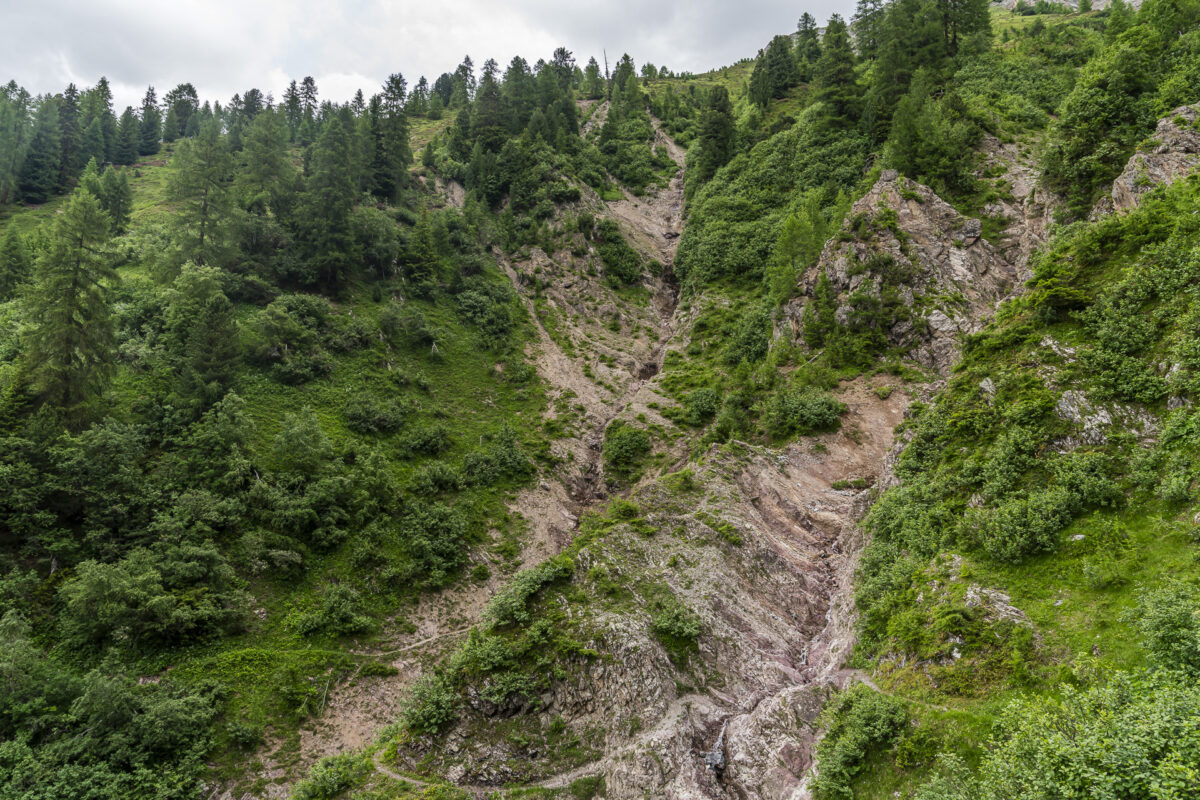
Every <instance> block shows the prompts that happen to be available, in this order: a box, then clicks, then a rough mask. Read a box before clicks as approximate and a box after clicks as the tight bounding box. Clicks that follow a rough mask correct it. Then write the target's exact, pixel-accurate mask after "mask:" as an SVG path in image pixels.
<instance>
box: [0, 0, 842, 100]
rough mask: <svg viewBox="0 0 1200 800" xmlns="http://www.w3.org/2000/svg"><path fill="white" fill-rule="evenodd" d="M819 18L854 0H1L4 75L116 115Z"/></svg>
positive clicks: (752, 49) (634, 51) (741, 39)
mask: <svg viewBox="0 0 1200 800" xmlns="http://www.w3.org/2000/svg"><path fill="white" fill-rule="evenodd" d="M806 9H807V10H808V11H810V13H813V14H814V15H815V16H817V17H818V19H821V20H823V19H824V18H826V17H827V16H828V15H829V14H830V13H832V12H835V11H837V12H840V13H842V14H844V15H845V14H849V13H850V12H852V10H853V0H809V2H808V3H807V4H806V6H804V7H797V6H795V5H792V4H791V3H785V2H778V0H740V2H736V3H731V2H725V1H723V0H692V1H691V2H685V1H684V0H661V1H660V2H654V3H647V2H644V1H643V0H602V1H601V2H596V0H575V2H570V3H565V2H562V0H512V2H508V3H503V4H501V3H494V2H487V1H486V0H444V2H442V3H431V2H428V1H427V0H423V1H422V2H412V1H411V0H402V1H401V2H395V1H394V0H392V1H389V0H349V1H348V2H328V1H327V0H326V1H325V2H316V1H315V0H294V1H293V2H285V0H172V2H171V3H164V4H160V5H158V6H147V5H146V4H145V2H144V1H143V0H137V1H135V0H91V2H86V3H84V2H79V1H78V0H75V2H71V0H40V1H39V2H29V0H0V81H7V80H8V79H9V78H10V77H11V78H13V79H15V80H16V81H17V82H18V83H20V84H21V85H23V86H25V87H26V88H28V89H29V90H30V91H31V92H34V93H40V92H57V91H60V90H61V89H62V88H63V87H64V86H65V85H66V84H67V83H68V82H74V83H76V84H77V85H80V86H89V85H92V84H93V83H95V81H96V79H97V78H98V77H99V76H100V75H105V76H107V77H108V79H109V82H110V83H111V84H112V85H113V90H114V94H115V96H116V105H117V110H118V112H119V111H120V109H121V108H123V107H124V106H125V105H137V104H138V103H139V102H140V99H141V96H142V93H143V92H144V91H145V87H146V86H147V85H149V84H154V85H155V86H156V87H157V88H158V91H159V94H160V95H161V94H162V93H164V92H165V91H167V90H168V89H170V88H171V87H173V86H175V85H176V84H178V83H181V82H184V81H188V82H191V83H193V84H195V85H196V87H197V89H198V90H199V91H200V93H201V95H202V96H203V97H205V98H207V99H219V100H221V101H222V102H224V101H226V100H227V99H228V98H229V97H230V96H232V95H233V93H234V92H239V91H243V90H245V89H246V88H249V87H252V86H253V87H257V88H259V89H261V90H263V91H264V92H271V93H272V94H273V95H274V96H275V97H276V98H278V97H280V95H281V94H282V92H283V89H284V88H285V87H286V85H287V82H288V80H289V79H299V78H301V77H303V76H305V75H313V76H314V77H315V78H316V80H317V85H318V88H319V89H320V92H321V96H322V97H324V98H328V99H330V100H335V101H339V102H341V101H345V100H348V99H349V98H350V97H351V96H352V95H353V94H354V91H355V89H358V88H362V89H363V91H364V93H366V94H368V95H370V94H371V93H372V92H374V91H375V90H376V89H377V88H378V87H379V86H380V84H382V82H383V80H384V79H385V78H386V77H387V76H388V75H389V74H391V73H393V72H402V73H404V75H405V77H407V78H408V80H409V84H410V85H412V84H414V83H415V82H416V80H417V78H418V77H419V76H420V75H422V74H424V75H426V76H427V77H428V78H429V80H430V81H432V80H433V79H434V78H435V77H436V76H437V75H439V74H440V73H442V72H448V71H451V70H453V69H454V67H455V65H457V64H458V63H459V61H460V60H461V59H462V57H463V55H465V54H468V53H469V54H470V55H471V57H472V58H473V59H474V61H475V64H476V66H477V67H478V66H479V65H481V64H482V63H483V62H484V60H486V59H487V58H495V59H496V60H497V61H498V62H499V63H500V64H501V66H503V65H505V64H507V62H508V61H509V60H510V59H511V58H512V56H514V55H522V56H524V57H525V58H527V59H528V60H529V61H530V62H531V63H532V62H533V61H535V60H537V59H538V58H547V57H549V55H550V53H551V52H552V51H553V49H554V48H555V47H557V46H559V45H564V46H566V47H567V48H569V49H570V50H572V51H573V52H574V53H575V56H576V59H577V60H578V61H579V62H580V63H584V62H586V61H587V59H588V57H589V56H592V55H594V56H596V58H597V59H600V58H602V51H603V50H607V52H608V58H609V61H610V63H612V62H615V61H616V59H617V58H618V57H619V56H620V55H621V53H624V52H628V53H629V54H630V55H632V56H633V57H634V59H635V61H637V62H638V63H639V64H640V63H642V62H644V61H652V62H654V63H655V64H666V65H667V66H668V67H670V68H672V69H675V70H691V71H696V72H699V71H703V70H706V69H709V68H713V67H719V66H724V65H726V64H729V63H732V62H733V61H736V60H737V59H739V58H742V57H746V56H753V55H754V54H755V53H756V52H757V50H758V49H759V48H760V47H762V46H763V45H765V44H766V42H767V40H769V39H770V37H771V36H772V35H774V34H776V33H785V32H789V31H791V30H793V29H794V27H795V24H796V18H797V17H798V16H799V15H800V13H801V12H802V11H804V10H806Z"/></svg>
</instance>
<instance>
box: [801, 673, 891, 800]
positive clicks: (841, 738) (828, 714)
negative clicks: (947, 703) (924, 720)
mask: <svg viewBox="0 0 1200 800" xmlns="http://www.w3.org/2000/svg"><path fill="white" fill-rule="evenodd" d="M821 723H822V727H824V729H825V737H824V738H823V739H822V740H821V743H820V744H819V745H817V778H816V780H815V781H813V783H812V792H813V797H815V798H817V800H833V799H834V798H852V797H854V792H853V789H852V786H853V781H854V777H855V776H856V775H857V774H858V773H859V772H861V771H862V768H863V763H864V762H865V761H866V759H867V757H868V756H870V755H871V754H872V753H874V752H878V751H880V750H882V749H883V748H885V747H888V746H890V745H892V744H893V743H894V742H895V741H896V740H897V739H898V738H900V736H901V735H902V734H903V733H904V730H905V728H906V727H907V726H908V712H906V711H905V709H904V706H903V705H902V704H901V703H900V701H899V700H896V699H893V698H891V697H888V696H887V695H882V694H879V693H878V692H876V691H874V690H873V689H871V688H870V687H868V686H866V685H864V684H861V683H860V684H856V685H855V686H853V687H852V688H850V689H847V690H846V691H844V692H841V693H839V694H838V695H837V696H836V697H835V698H834V699H833V700H832V701H831V702H830V704H829V706H828V707H827V708H826V709H825V711H823V712H822V714H821Z"/></svg>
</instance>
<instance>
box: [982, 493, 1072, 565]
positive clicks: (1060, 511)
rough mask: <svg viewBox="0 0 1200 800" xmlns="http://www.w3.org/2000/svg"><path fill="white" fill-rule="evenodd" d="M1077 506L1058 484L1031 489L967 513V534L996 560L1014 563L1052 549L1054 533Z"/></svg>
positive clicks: (1062, 525)
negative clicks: (993, 505)
mask: <svg viewBox="0 0 1200 800" xmlns="http://www.w3.org/2000/svg"><path fill="white" fill-rule="evenodd" d="M1075 508H1077V504H1076V501H1075V499H1074V498H1073V497H1072V496H1071V493H1070V492H1069V491H1067V490H1066V489H1064V488H1062V487H1053V488H1050V489H1045V490H1042V491H1037V492H1032V493H1030V494H1029V495H1028V496H1024V497H1022V496H1016V497H1011V498H1008V499H1006V500H1004V501H1003V502H1002V503H1000V505H998V506H997V507H996V508H994V509H984V510H979V511H976V512H974V513H973V514H971V515H969V516H968V517H967V518H966V520H965V522H966V524H967V526H968V531H969V534H968V535H969V536H971V537H973V538H974V539H975V541H977V542H978V544H979V546H980V547H982V548H983V550H984V552H986V553H987V554H988V555H989V556H991V557H992V558H994V559H996V560H997V561H1004V562H1008V563H1010V564H1015V563H1018V562H1020V561H1022V560H1024V559H1025V558H1027V557H1028V556H1031V555H1036V554H1038V553H1046V552H1049V551H1051V550H1054V549H1055V547H1056V546H1057V544H1058V533H1059V531H1061V530H1062V529H1063V528H1065V527H1066V526H1067V524H1068V523H1070V521H1071V517H1072V516H1073V512H1074V510H1075Z"/></svg>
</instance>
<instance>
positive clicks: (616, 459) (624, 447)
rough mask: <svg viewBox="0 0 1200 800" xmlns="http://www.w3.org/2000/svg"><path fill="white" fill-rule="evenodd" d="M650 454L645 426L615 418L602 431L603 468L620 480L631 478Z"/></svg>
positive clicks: (648, 437) (648, 438)
mask: <svg viewBox="0 0 1200 800" xmlns="http://www.w3.org/2000/svg"><path fill="white" fill-rule="evenodd" d="M649 454H650V434H649V433H647V432H646V429H645V428H639V427H637V426H635V425H631V424H629V423H627V422H625V421H624V420H616V421H614V422H613V423H612V424H610V425H609V426H608V428H607V429H606V430H605V431H604V468H605V469H606V470H607V471H608V472H610V473H611V474H612V475H614V476H616V477H617V478H620V479H622V480H632V479H633V478H635V477H636V475H637V473H638V472H639V471H640V469H641V465H642V462H643V461H644V460H645V458H646V456H647V455H649Z"/></svg>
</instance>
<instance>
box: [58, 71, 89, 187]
mask: <svg viewBox="0 0 1200 800" xmlns="http://www.w3.org/2000/svg"><path fill="white" fill-rule="evenodd" d="M80 122H81V119H80V109H79V90H78V89H76V88H75V84H73V83H72V84H69V85H68V86H67V88H66V89H65V90H64V91H63V93H62V100H61V101H60V102H59V104H58V130H59V146H60V147H61V148H62V155H61V157H60V158H59V162H58V186H57V191H59V192H65V191H67V189H69V188H70V187H71V183H72V182H73V181H74V180H75V176H76V175H78V174H79V168H80V166H81V164H80V162H79V150H80V148H81V147H82V146H83V129H82V128H81V127H80Z"/></svg>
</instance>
